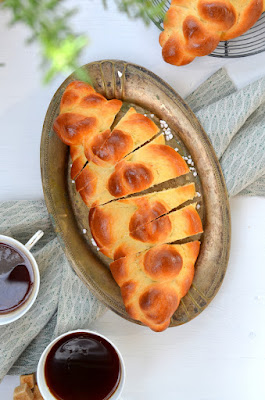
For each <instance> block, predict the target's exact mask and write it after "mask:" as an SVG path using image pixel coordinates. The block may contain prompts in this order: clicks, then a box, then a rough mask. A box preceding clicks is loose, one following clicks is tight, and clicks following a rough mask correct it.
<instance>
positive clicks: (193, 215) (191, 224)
mask: <svg viewBox="0 0 265 400" xmlns="http://www.w3.org/2000/svg"><path fill="white" fill-rule="evenodd" d="M202 232H203V228H202V223H201V219H200V216H199V214H198V213H197V211H196V204H191V205H189V206H186V207H184V208H181V209H180V210H177V211H173V212H171V213H169V214H167V215H164V216H161V217H159V218H157V219H155V220H153V221H151V222H149V223H147V224H144V225H141V226H139V227H138V228H137V229H136V230H134V231H133V232H130V233H129V234H127V235H124V236H123V237H120V238H119V239H117V240H116V241H115V242H113V241H111V244H110V245H108V246H104V247H100V246H99V247H100V251H101V252H102V253H103V254H105V255H106V256H108V257H110V258H113V259H114V260H116V259H118V258H120V257H125V256H127V255H130V254H134V253H138V252H141V251H145V250H147V249H148V248H150V247H153V246H155V245H158V244H162V243H172V242H175V241H176V240H181V239H185V238H187V237H190V236H194V235H197V234H198V233H202ZM95 240H97V236H95Z"/></svg>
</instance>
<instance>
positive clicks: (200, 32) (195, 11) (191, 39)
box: [159, 0, 265, 65]
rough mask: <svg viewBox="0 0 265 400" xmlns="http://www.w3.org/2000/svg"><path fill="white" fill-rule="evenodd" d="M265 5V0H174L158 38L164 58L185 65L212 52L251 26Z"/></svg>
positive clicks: (170, 62) (175, 63) (169, 61)
mask: <svg viewBox="0 0 265 400" xmlns="http://www.w3.org/2000/svg"><path fill="white" fill-rule="evenodd" d="M264 7H265V2H264V0H188V1H187V0H172V2H171V6H170V8H169V10H168V12H167V14H166V16H165V20H164V31H163V32H162V33H161V34H160V37H159V42H160V45H161V46H162V48H163V49H162V55H163V58H164V60H165V61H166V62H168V63H169V64H174V65H185V64H188V63H190V62H191V61H192V60H193V59H194V58H195V57H197V56H205V55H207V54H210V53H211V52H212V51H213V50H214V49H215V48H216V47H217V45H218V43H219V41H221V40H230V39H233V38H235V37H237V36H240V35H242V34H243V33H244V32H246V31H247V30H248V29H250V28H251V27H252V26H253V25H254V24H255V22H256V21H257V20H258V19H259V17H260V15H261V14H262V11H264Z"/></svg>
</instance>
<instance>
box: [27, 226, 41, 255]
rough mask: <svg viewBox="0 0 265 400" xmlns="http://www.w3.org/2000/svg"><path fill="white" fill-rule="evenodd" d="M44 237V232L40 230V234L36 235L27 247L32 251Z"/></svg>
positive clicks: (28, 242)
mask: <svg viewBox="0 0 265 400" xmlns="http://www.w3.org/2000/svg"><path fill="white" fill-rule="evenodd" d="M43 235H44V232H43V231H41V230H39V231H38V232H36V233H35V235H33V236H32V237H31V238H30V239H29V240H28V241H27V243H26V244H25V247H26V248H27V249H28V250H29V251H30V250H31V248H32V247H33V246H34V245H35V244H36V243H37V242H38V241H39V240H40V238H42V236H43Z"/></svg>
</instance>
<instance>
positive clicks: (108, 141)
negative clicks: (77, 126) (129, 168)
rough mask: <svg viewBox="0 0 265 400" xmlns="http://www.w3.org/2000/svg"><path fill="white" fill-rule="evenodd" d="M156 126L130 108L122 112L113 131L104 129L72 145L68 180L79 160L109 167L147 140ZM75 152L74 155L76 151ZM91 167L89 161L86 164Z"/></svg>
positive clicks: (157, 130) (156, 128)
mask: <svg viewBox="0 0 265 400" xmlns="http://www.w3.org/2000/svg"><path fill="white" fill-rule="evenodd" d="M158 132H159V128H158V127H157V126H156V124H155V123H154V122H153V121H151V120H150V119H149V118H147V117H146V116H144V115H142V114H139V113H137V112H136V111H135V109H134V108H133V107H131V108H130V109H129V111H128V112H127V113H126V114H125V115H124V117H123V118H122V119H121V120H120V122H119V123H118V124H117V125H116V127H115V128H114V130H113V131H110V130H109V129H106V130H105V131H103V132H102V133H99V134H97V135H94V136H91V138H90V140H87V141H86V142H85V143H83V144H82V145H78V151H77V149H76V147H77V146H76V145H75V146H74V145H72V146H71V147H70V148H71V157H72V160H73V166H72V170H71V177H72V179H74V178H76V177H77V175H78V174H77V173H76V170H78V169H79V172H80V171H81V169H82V168H83V166H84V164H83V165H82V168H81V169H80V166H81V164H80V162H83V161H85V162H87V161H90V162H92V163H94V164H96V165H98V166H102V167H104V168H108V167H111V166H113V165H115V164H117V162H119V161H120V160H121V159H122V158H124V157H125V156H126V155H127V154H129V153H131V152H132V151H134V150H135V149H136V148H137V147H139V146H141V145H142V144H144V143H146V142H148V141H149V140H151V139H152V138H153V137H154V136H155V135H156V134H157V133H158ZM77 152H78V156H77V155H76V153H77ZM90 167H91V168H93V164H90Z"/></svg>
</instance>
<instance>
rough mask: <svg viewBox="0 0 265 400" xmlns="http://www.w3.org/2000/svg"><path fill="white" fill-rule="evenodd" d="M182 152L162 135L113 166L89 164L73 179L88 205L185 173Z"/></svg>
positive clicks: (136, 191) (186, 167)
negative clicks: (107, 167)
mask: <svg viewBox="0 0 265 400" xmlns="http://www.w3.org/2000/svg"><path fill="white" fill-rule="evenodd" d="M188 172H189V168H188V166H187V164H186V162H185V161H184V160H183V158H182V157H181V155H180V154H179V153H177V152H176V151H175V150H174V149H172V148H171V147H169V146H167V145H165V139H164V136H163V135H160V136H158V137H157V138H155V139H154V140H153V141H152V142H150V143H148V144H146V145H145V146H143V147H141V148H140V149H138V150H136V151H135V152H133V153H131V154H129V155H128V156H127V157H125V158H124V159H123V160H121V161H120V162H119V163H118V164H116V166H115V167H113V169H111V168H109V169H103V168H99V167H98V166H95V164H93V165H90V163H89V164H88V165H87V166H86V167H85V168H84V169H83V171H82V173H81V174H80V175H79V176H78V178H77V179H76V189H77V191H79V192H80V195H81V197H82V199H83V200H84V202H85V204H86V205H87V206H88V207H91V206H92V205H93V206H94V205H99V204H104V203H107V202H108V201H110V200H113V199H119V198H121V197H125V196H127V195H129V194H132V193H138V192H141V191H143V190H145V189H148V188H151V187H153V186H154V185H156V184H158V183H161V182H166V181H168V180H170V179H173V178H176V177H178V176H180V175H184V174H187V173H188Z"/></svg>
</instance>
